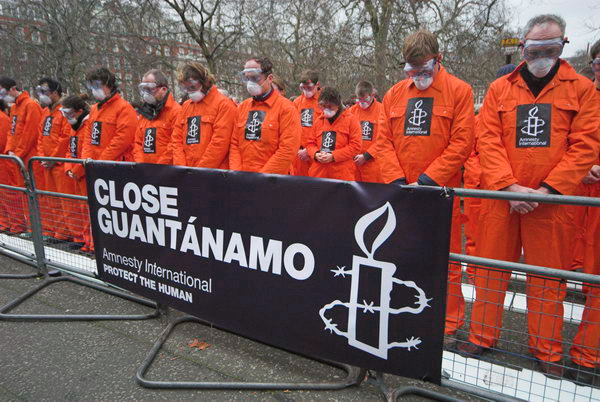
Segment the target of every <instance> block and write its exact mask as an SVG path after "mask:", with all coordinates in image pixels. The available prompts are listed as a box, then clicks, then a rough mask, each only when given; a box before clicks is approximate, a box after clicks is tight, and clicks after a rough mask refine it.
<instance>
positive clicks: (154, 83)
mask: <svg viewBox="0 0 600 402" xmlns="http://www.w3.org/2000/svg"><path fill="white" fill-rule="evenodd" d="M139 89H140V95H141V97H142V100H143V101H144V104H143V105H142V107H140V108H139V109H138V113H139V119H138V129H137V131H136V133H135V145H134V147H133V157H134V160H135V161H136V162H138V163H161V164H172V162H173V155H172V150H171V149H170V148H169V142H170V141H171V134H172V133H173V126H174V125H175V121H176V119H177V115H178V114H179V111H180V110H181V106H180V105H179V104H178V103H177V102H175V100H174V99H173V95H172V94H171V91H170V89H169V82H168V80H167V77H166V76H165V74H164V73H163V72H162V71H160V70H150V71H148V72H147V73H146V74H144V77H143V78H142V82H141V83H140V85H139Z"/></svg>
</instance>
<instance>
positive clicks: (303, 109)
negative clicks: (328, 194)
mask: <svg viewBox="0 0 600 402" xmlns="http://www.w3.org/2000/svg"><path fill="white" fill-rule="evenodd" d="M300 92H301V94H300V96H298V97H297V98H296V99H294V105H296V108H298V111H299V112H300V127H302V143H301V144H300V149H299V150H298V156H297V157H296V159H294V166H293V169H292V170H293V173H294V175H295V176H308V169H309V168H310V165H311V163H312V160H311V158H310V156H309V155H308V151H307V150H306V143H307V141H308V140H309V139H310V138H311V137H312V136H313V126H314V123H315V122H316V121H317V119H318V118H319V117H321V114H322V113H321V109H320V108H319V94H320V93H321V83H320V82H319V73H318V72H316V71H314V70H305V71H303V72H302V75H301V76H300Z"/></svg>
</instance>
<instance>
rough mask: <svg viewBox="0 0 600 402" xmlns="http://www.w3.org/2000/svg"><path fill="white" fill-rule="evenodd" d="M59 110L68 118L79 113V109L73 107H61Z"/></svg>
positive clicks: (72, 117)
mask: <svg viewBox="0 0 600 402" xmlns="http://www.w3.org/2000/svg"><path fill="white" fill-rule="evenodd" d="M59 110H60V113H61V114H62V115H63V116H64V117H65V118H66V119H74V118H75V115H77V111H75V110H74V109H71V108H66V107H61V108H60V109H59Z"/></svg>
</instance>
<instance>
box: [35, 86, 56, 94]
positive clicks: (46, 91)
mask: <svg viewBox="0 0 600 402" xmlns="http://www.w3.org/2000/svg"><path fill="white" fill-rule="evenodd" d="M50 92H52V91H51V90H50V88H48V87H46V86H42V85H38V86H37V87H35V93H36V94H38V95H50Z"/></svg>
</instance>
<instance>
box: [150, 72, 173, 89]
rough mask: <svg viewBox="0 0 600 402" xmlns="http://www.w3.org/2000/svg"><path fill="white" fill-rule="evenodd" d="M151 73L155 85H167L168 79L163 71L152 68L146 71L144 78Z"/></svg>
mask: <svg viewBox="0 0 600 402" xmlns="http://www.w3.org/2000/svg"><path fill="white" fill-rule="evenodd" d="M149 75H152V76H153V77H154V82H155V83H156V85H157V86H159V87H167V88H168V87H169V80H168V78H167V76H166V75H165V73H163V72H162V71H160V70H158V69H156V68H153V69H152V70H150V71H148V72H147V73H146V74H144V78H145V77H147V76H149Z"/></svg>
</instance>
